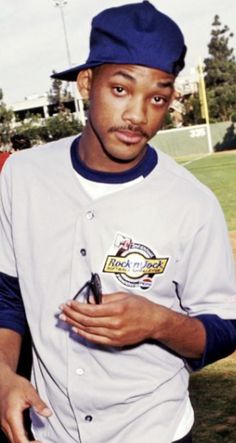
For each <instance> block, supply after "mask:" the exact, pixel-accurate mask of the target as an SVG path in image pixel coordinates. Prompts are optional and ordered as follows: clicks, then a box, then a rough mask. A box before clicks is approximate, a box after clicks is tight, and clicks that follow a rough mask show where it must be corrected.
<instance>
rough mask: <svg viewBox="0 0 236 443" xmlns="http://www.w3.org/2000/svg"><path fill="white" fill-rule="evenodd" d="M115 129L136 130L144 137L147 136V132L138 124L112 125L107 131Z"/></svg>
mask: <svg viewBox="0 0 236 443" xmlns="http://www.w3.org/2000/svg"><path fill="white" fill-rule="evenodd" d="M116 131H131V132H136V133H137V134H140V135H142V136H143V137H145V138H149V135H148V133H147V132H145V131H143V129H142V128H139V127H138V126H131V125H129V126H112V127H111V128H110V129H109V130H108V132H116Z"/></svg>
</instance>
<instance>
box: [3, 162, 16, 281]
mask: <svg viewBox="0 0 236 443" xmlns="http://www.w3.org/2000/svg"><path fill="white" fill-rule="evenodd" d="M9 163H10V161H8V164H6V165H5V167H4V169H3V171H2V173H1V175H0V245H1V248H0V272H3V273H5V274H7V275H11V276H13V277H17V269H16V261H15V254H14V245H13V233H12V186H11V182H12V180H11V169H10V167H9Z"/></svg>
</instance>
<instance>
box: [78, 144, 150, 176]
mask: <svg viewBox="0 0 236 443" xmlns="http://www.w3.org/2000/svg"><path fill="white" fill-rule="evenodd" d="M79 138H80V137H77V138H76V139H75V140H74V141H73V143H72V144H71V161H72V165H73V168H74V169H75V170H76V172H78V174H80V175H82V177H84V178H86V179H87V180H91V181H94V182H97V183H113V184H115V183H127V182H129V181H131V180H135V179H136V178H138V177H140V176H142V177H146V176H147V175H148V174H150V172H151V171H152V170H153V169H154V168H155V166H156V165H157V163H158V156H157V152H156V151H155V150H154V149H153V148H151V147H150V146H149V145H148V147H147V150H146V153H145V155H144V157H143V158H142V160H141V161H140V163H138V164H137V165H136V166H134V167H133V168H131V169H129V170H128V171H124V172H103V171H96V170H94V169H90V168H88V167H87V166H86V165H85V164H84V163H83V162H82V160H81V159H80V157H79V155H78V150H77V146H78V143H79Z"/></svg>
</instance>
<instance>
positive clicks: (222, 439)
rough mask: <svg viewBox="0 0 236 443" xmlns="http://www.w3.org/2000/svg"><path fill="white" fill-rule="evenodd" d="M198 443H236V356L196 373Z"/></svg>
mask: <svg viewBox="0 0 236 443" xmlns="http://www.w3.org/2000/svg"><path fill="white" fill-rule="evenodd" d="M190 397H191V401H192V404H193V407H194V410H195V424H194V428H193V437H194V443H235V442H236V354H233V355H232V356H230V357H227V358H225V359H223V360H220V361H218V362H217V363H214V364H212V365H209V366H207V367H206V368H204V369H203V370H201V371H199V372H197V373H195V374H193V375H192V376H191V380H190Z"/></svg>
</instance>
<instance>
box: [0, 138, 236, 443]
mask: <svg viewBox="0 0 236 443" xmlns="http://www.w3.org/2000/svg"><path fill="white" fill-rule="evenodd" d="M71 142H72V138H68V139H64V140H60V141H57V142H53V143H51V144H48V145H47V146H41V147H37V148H32V149H31V150H29V151H24V152H22V153H21V154H19V155H17V154H16V155H14V156H12V158H10V160H9V161H8V163H7V164H6V165H5V168H4V172H3V174H2V177H1V195H2V206H3V208H2V209H3V210H2V216H1V217H2V225H1V231H0V232H1V234H0V235H1V236H0V242H1V249H0V271H1V272H3V273H6V274H8V275H11V276H15V277H18V279H19V283H20V288H21V293H22V298H23V301H24V306H25V311H26V315H27V319H28V323H29V326H30V329H31V333H32V336H33V372H32V382H33V383H34V384H35V386H36V387H37V389H38V391H39V393H40V395H41V397H42V398H43V399H44V400H45V402H46V403H47V404H48V405H49V407H51V408H52V410H53V415H52V416H51V417H50V418H49V419H43V418H40V417H39V416H36V414H34V413H32V421H33V432H34V435H35V438H36V439H38V440H40V441H43V442H44V443H45V442H47V443H52V442H53V443H55V442H59V441H60V442H67V443H68V442H78V441H80V442H82V443H94V442H96V443H105V442H106V443H108V442H109V443H110V442H112V443H121V442H122V443H124V442H126V443H127V442H129V443H157V442H158V443H170V442H171V441H172V440H173V438H174V435H175V430H176V428H177V426H178V423H179V421H180V420H181V418H182V415H183V411H184V410H185V409H186V404H187V402H188V401H189V399H188V379H189V372H188V370H187V368H186V365H185V362H184V360H183V359H182V358H180V357H178V356H176V355H175V354H174V353H172V352H170V351H169V350H168V349H165V347H163V346H161V345H159V344H158V343H156V342H153V341H146V342H144V343H141V344H139V345H136V346H130V347H127V348H126V347H124V348H122V349H120V348H119V349H116V348H111V347H102V346H96V345H94V344H91V343H89V342H86V341H85V340H84V339H81V338H80V337H78V336H77V335H76V334H75V333H73V331H71V329H70V328H69V327H68V326H67V325H65V323H63V322H62V321H60V320H59V319H58V313H59V309H58V307H59V306H60V305H61V304H62V303H65V301H67V300H68V299H70V298H72V297H73V296H74V294H75V293H76V292H77V291H78V289H79V288H80V287H82V286H83V284H84V283H85V282H86V281H87V280H89V278H90V275H91V272H97V273H99V275H100V277H101V280H102V287H103V292H104V293H111V292H115V291H121V290H124V291H126V292H133V293H135V294H140V295H143V296H145V297H147V298H149V299H150V300H152V301H153V302H156V303H159V304H162V305H164V306H166V307H167V308H170V309H173V310H176V311H178V312H182V313H184V314H186V315H190V316H195V315H198V314H202V313H214V314H217V315H219V316H221V317H222V318H225V319H231V318H235V314H234V315H232V312H234V313H235V305H236V296H235V282H234V276H233V261H232V253H231V249H230V246H229V242H228V235H227V229H226V225H225V221H224V217H223V215H222V211H221V209H220V207H219V205H218V202H217V200H216V198H215V197H214V195H213V194H212V193H211V192H210V191H209V190H208V189H207V188H205V186H203V185H202V184H200V183H199V182H198V181H197V180H196V179H195V178H194V177H193V176H192V175H191V174H189V173H188V172H187V171H186V170H185V169H184V168H182V167H181V166H179V165H177V164H176V163H175V161H174V160H172V159H171V158H169V157H168V156H166V155H165V154H163V153H158V156H159V161H158V166H157V167H156V168H155V169H154V170H153V171H152V172H151V173H150V174H149V175H148V176H147V177H146V178H145V179H144V180H142V181H141V182H140V183H136V184H134V185H133V186H130V187H128V188H126V189H123V190H122V191H120V192H116V193H114V194H112V195H107V196H104V197H101V198H99V199H97V200H95V201H94V200H92V199H91V198H90V197H89V195H88V194H87V193H86V192H85V190H84V188H83V187H82V186H81V184H80V182H79V181H78V180H77V177H76V175H75V174H74V171H73V167H72V164H71V158H70V146H71ZM176 285H178V294H177V293H176Z"/></svg>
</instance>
